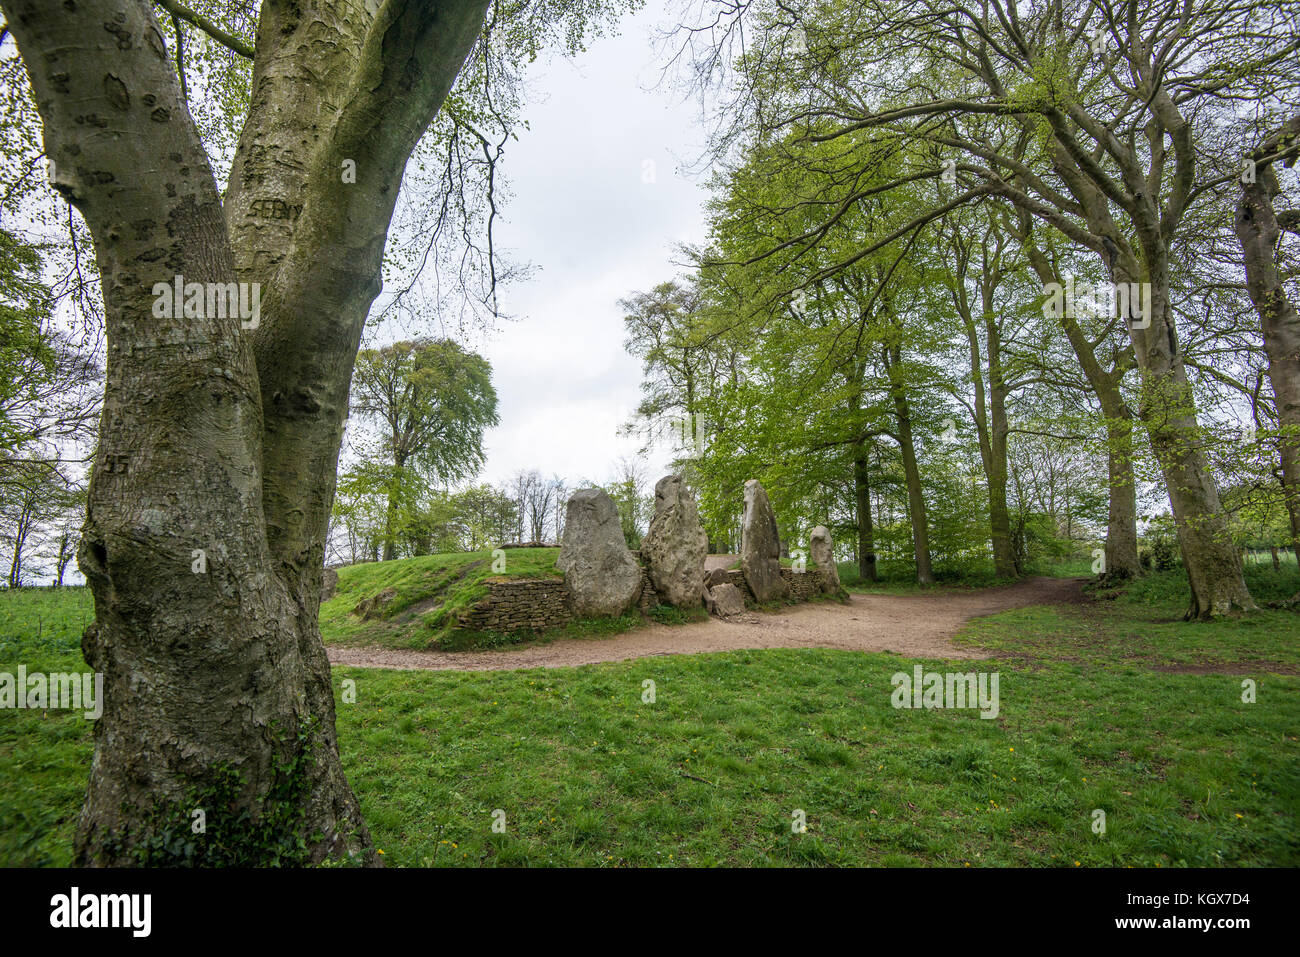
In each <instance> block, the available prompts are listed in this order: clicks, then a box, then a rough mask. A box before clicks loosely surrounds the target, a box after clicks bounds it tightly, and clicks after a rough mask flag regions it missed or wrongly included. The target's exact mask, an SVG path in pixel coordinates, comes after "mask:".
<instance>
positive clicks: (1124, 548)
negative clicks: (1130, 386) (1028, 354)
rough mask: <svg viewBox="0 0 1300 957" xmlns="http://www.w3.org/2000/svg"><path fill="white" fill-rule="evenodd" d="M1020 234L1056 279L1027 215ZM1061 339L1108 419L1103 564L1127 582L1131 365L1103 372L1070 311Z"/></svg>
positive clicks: (1131, 545)
mask: <svg viewBox="0 0 1300 957" xmlns="http://www.w3.org/2000/svg"><path fill="white" fill-rule="evenodd" d="M1020 226H1021V232H1020V233H1019V238H1020V240H1021V243H1022V245H1023V246H1024V248H1025V251H1026V252H1027V254H1028V256H1029V262H1030V264H1031V265H1032V266H1033V268H1034V272H1035V273H1037V275H1038V278H1039V279H1040V280H1041V281H1042V283H1043V285H1044V286H1046V285H1048V284H1049V283H1058V284H1059V283H1060V281H1061V277H1060V276H1058V275H1057V274H1056V271H1055V269H1053V268H1052V266H1051V264H1050V263H1049V262H1048V259H1047V257H1046V256H1045V255H1044V254H1043V252H1042V250H1041V249H1039V248H1038V246H1037V245H1036V244H1035V243H1034V242H1033V241H1032V237H1031V233H1030V230H1031V229H1032V220H1031V218H1030V216H1029V214H1027V213H1023V214H1022V215H1021V218H1020ZM1059 320H1060V323H1061V328H1062V330H1063V331H1064V332H1065V337H1066V339H1067V340H1068V341H1069V343H1070V348H1071V349H1072V350H1073V351H1074V354H1075V357H1076V358H1077V359H1078V360H1079V366H1080V368H1081V369H1083V374H1084V377H1085V378H1086V379H1087V380H1088V384H1089V386H1091V387H1092V391H1093V394H1094V395H1095V396H1096V397H1097V401H1098V403H1100V405H1101V409H1102V414H1103V415H1104V416H1105V417H1106V440H1107V441H1106V460H1107V462H1106V464H1107V472H1108V476H1109V479H1110V482H1109V486H1110V507H1109V513H1108V516H1107V522H1106V568H1105V570H1104V572H1103V577H1105V578H1107V579H1115V580H1121V581H1122V580H1125V579H1129V578H1134V577H1136V576H1137V575H1140V574H1141V573H1142V563H1141V561H1140V560H1139V558H1138V544H1137V483H1136V482H1135V480H1134V477H1133V421H1132V416H1131V415H1130V414H1129V410H1128V408H1127V406H1125V404H1124V396H1123V393H1121V391H1120V383H1121V382H1122V381H1123V379H1124V375H1125V374H1126V373H1127V371H1128V370H1129V369H1130V368H1131V367H1132V362H1133V360H1132V359H1131V358H1130V357H1129V355H1128V353H1124V355H1123V358H1121V357H1119V356H1117V358H1116V361H1115V365H1114V368H1112V369H1111V371H1109V372H1107V371H1106V370H1105V369H1104V368H1102V365H1101V363H1100V362H1099V361H1098V359H1097V353H1096V346H1095V345H1094V344H1093V343H1092V342H1089V341H1088V337H1087V336H1086V335H1084V333H1083V329H1082V328H1081V327H1080V326H1079V323H1078V321H1077V320H1076V319H1075V318H1074V317H1073V316H1069V315H1062V316H1060V317H1059Z"/></svg>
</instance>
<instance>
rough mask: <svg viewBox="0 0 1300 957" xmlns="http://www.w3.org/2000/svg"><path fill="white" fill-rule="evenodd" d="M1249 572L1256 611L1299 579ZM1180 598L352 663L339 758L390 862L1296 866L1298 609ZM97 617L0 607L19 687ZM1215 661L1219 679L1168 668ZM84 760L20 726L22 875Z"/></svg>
mask: <svg viewBox="0 0 1300 957" xmlns="http://www.w3.org/2000/svg"><path fill="white" fill-rule="evenodd" d="M1249 574H1250V575H1251V576H1252V577H1251V585H1252V588H1254V589H1256V594H1257V595H1264V594H1268V593H1270V592H1271V591H1277V592H1279V593H1282V592H1285V591H1286V588H1287V587H1288V581H1287V580H1286V579H1285V578H1284V577H1277V578H1276V579H1270V578H1269V576H1270V575H1272V571H1271V568H1268V569H1264V568H1261V569H1255V570H1253V571H1251V572H1249ZM1292 574H1294V571H1293V570H1292ZM1261 576H1262V577H1261ZM1178 582H1179V576H1178V573H1176V572H1174V573H1165V574H1163V575H1157V576H1150V577H1148V578H1144V579H1142V580H1141V581H1140V582H1138V583H1135V584H1134V585H1132V586H1130V587H1129V589H1128V590H1127V591H1126V592H1125V593H1124V594H1122V595H1121V596H1119V597H1118V598H1116V599H1114V600H1111V601H1099V602H1093V603H1087V604H1080V605H1068V606H1059V607H1053V608H1033V609H1024V610H1021V611H1015V612H1009V613H1006V614H1003V615H999V616H996V617H993V618H988V619H983V620H977V621H974V622H972V623H971V624H970V625H969V626H968V627H967V628H966V629H965V630H964V631H963V633H962V634H961V635H960V636H959V637H958V639H957V640H958V643H959V644H961V645H963V646H965V647H968V648H972V649H977V650H980V651H984V652H987V653H989V654H992V655H997V656H998V659H997V660H995V661H987V662H973V661H961V662H953V663H951V664H944V663H942V662H938V661H920V662H918V661H916V660H913V659H906V658H900V657H898V656H895V655H890V654H859V653H854V652H845V651H829V650H816V649H798V650H791V649H773V650H764V651H744V652H729V653H725V654H713V655H683V656H670V657H655V658H646V659H638V660H634V661H627V662H620V663H612V664H601V665H592V666H586V667H582V668H573V669H546V670H533V671H519V672H482V673H453V672H438V673H432V672H392V671H379V670H369V669H359V668H347V669H336V672H335V683H336V686H338V684H339V682H341V680H342V679H344V678H350V679H353V680H354V681H356V687H357V701H356V703H355V704H343V703H341V702H340V704H339V740H340V745H341V749H342V753H343V761H344V766H345V768H346V770H347V773H348V776H349V780H350V781H351V782H352V784H353V787H354V789H355V790H356V792H357V794H358V797H359V798H360V800H361V803H362V807H363V809H364V812H365V816H366V820H367V821H368V823H369V825H370V828H371V831H372V833H373V835H374V837H375V840H376V843H377V845H378V846H379V847H380V848H382V849H383V851H384V858H385V860H387V861H388V862H389V863H390V864H391V865H405V866H419V865H422V864H434V865H462V866H463V865H493V864H501V865H521V864H528V865H546V864H552V865H590V866H626V865H738V866H748V865H759V866H762V865H819V864H834V865H841V864H844V865H848V864H852V865H889V866H915V865H924V866H954V867H961V866H964V865H967V864H969V865H971V866H993V865H1031V866H1063V867H1073V866H1075V863H1076V862H1078V863H1079V864H1080V865H1081V866H1122V865H1132V866H1138V867H1142V866H1164V867H1169V866H1183V865H1187V866H1225V865H1227V866H1252V865H1273V866H1296V865H1297V864H1300V741H1298V735H1300V677H1297V676H1296V674H1297V672H1300V648H1298V647H1297V642H1296V641H1295V638H1296V636H1297V634H1300V615H1297V614H1295V613H1294V612H1279V611H1268V612H1264V613H1261V614H1260V615H1258V616H1251V617H1249V618H1246V619H1242V620H1240V621H1226V622H1215V623H1206V624H1191V625H1188V624H1184V623H1182V622H1178V621H1175V620H1174V619H1176V618H1177V617H1178V616H1180V615H1181V612H1182V608H1183V604H1184V602H1185V598H1186V596H1185V585H1184V586H1183V587H1181V588H1180V587H1179V584H1178ZM88 610H89V606H88V602H87V600H86V597H85V593H84V592H83V591H81V590H79V589H68V590H65V591H64V592H63V593H61V594H53V593H50V592H46V591H43V590H42V591H36V590H31V591H23V592H14V593H3V592H0V629H3V630H2V631H0V634H2V635H3V636H4V637H3V638H2V639H0V652H3V653H2V654H0V670H9V671H12V670H13V665H14V664H16V663H17V662H19V661H21V662H22V663H25V664H27V665H28V667H29V668H32V667H34V665H33V662H37V663H40V664H41V665H42V666H43V667H45V668H47V669H49V670H56V669H57V670H66V669H67V668H69V667H71V666H79V667H82V668H84V665H80V663H79V655H78V652H77V644H78V635H79V631H80V628H81V626H82V625H84V623H85V621H86V620H87V614H88ZM36 615H39V616H40V624H39V626H38V625H36V624H35V621H34V620H31V619H32V618H33V617H34V616H36ZM917 663H920V664H922V665H923V666H924V667H925V668H926V669H928V670H934V671H947V670H958V671H993V670H996V671H998V672H999V674H1000V692H1001V694H1000V714H999V715H998V717H997V718H996V719H995V720H984V719H981V718H979V717H978V714H977V712H975V711H970V710H967V711H956V710H952V711H944V710H928V711H927V710H919V711H908V710H895V709H894V708H893V707H892V706H891V704H890V696H891V692H892V685H891V683H890V677H891V675H892V674H893V673H895V672H897V671H904V672H910V671H911V668H912V666H913V665H914V664H917ZM1193 667H1194V668H1196V669H1199V670H1210V671H1217V672H1219V673H1208V674H1206V673H1180V672H1179V671H1168V670H1161V669H1166V668H1174V669H1184V670H1186V669H1188V668H1193ZM1243 670H1244V671H1245V672H1247V673H1246V674H1243V673H1242V672H1243ZM1247 676H1248V677H1250V678H1252V679H1253V680H1254V681H1255V682H1256V683H1257V694H1258V700H1257V701H1256V703H1254V704H1246V703H1243V702H1242V700H1241V697H1242V688H1241V682H1242V680H1243V678H1244V677H1247ZM646 681H653V682H654V685H655V701H654V703H653V704H650V703H644V702H643V694H644V692H645V685H644V682H646ZM89 756H90V725H89V723H87V722H85V721H84V720H82V719H81V718H79V717H69V716H67V715H66V714H65V713H53V712H52V713H50V714H49V715H48V716H43V715H40V714H35V713H32V712H26V711H12V712H7V713H0V781H3V782H4V786H3V787H2V788H0V864H66V863H67V862H68V860H69V844H70V841H71V835H72V830H73V826H74V824H75V819H76V813H77V810H78V806H79V804H80V799H81V794H82V789H83V788H84V784H85V777H86V773H87V769H88V766H89ZM697 779H698V780H697ZM498 809H499V810H501V811H504V812H505V820H506V831H505V833H504V834H498V833H494V832H493V830H492V822H493V817H492V812H493V811H494V810H498ZM1095 809H1100V810H1103V811H1105V813H1106V825H1107V829H1106V833H1105V834H1104V835H1098V834H1096V833H1094V832H1093V829H1092V824H1093V811H1094V810H1095ZM796 810H803V811H804V812H805V813H806V815H807V822H808V830H807V832H805V833H801V834H795V833H792V831H791V822H792V820H793V818H792V815H793V814H794V812H795V811H796Z"/></svg>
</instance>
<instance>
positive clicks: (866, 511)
mask: <svg viewBox="0 0 1300 957" xmlns="http://www.w3.org/2000/svg"><path fill="white" fill-rule="evenodd" d="M853 491H854V498H855V501H856V505H857V518H858V576H859V577H860V578H861V579H862V580H863V581H869V582H873V581H875V580H876V542H875V529H874V527H873V526H872V522H871V472H870V470H869V469H868V465H867V443H866V442H865V441H864V440H859V441H857V442H855V443H853Z"/></svg>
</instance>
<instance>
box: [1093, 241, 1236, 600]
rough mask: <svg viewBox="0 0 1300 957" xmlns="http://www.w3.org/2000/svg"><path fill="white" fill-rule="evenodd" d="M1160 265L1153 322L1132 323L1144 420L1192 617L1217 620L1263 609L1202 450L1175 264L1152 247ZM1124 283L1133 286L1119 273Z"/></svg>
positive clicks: (1155, 268) (1154, 279) (1155, 269)
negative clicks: (1182, 341)
mask: <svg viewBox="0 0 1300 957" xmlns="http://www.w3.org/2000/svg"><path fill="white" fill-rule="evenodd" d="M1147 259H1148V262H1149V263H1151V264H1152V267H1151V270H1150V273H1149V274H1148V275H1149V276H1150V278H1151V315H1150V325H1149V326H1148V327H1147V328H1141V327H1140V322H1132V323H1130V324H1129V332H1130V335H1131V337H1132V339H1133V347H1134V352H1135V354H1136V356H1137V362H1138V367H1139V369H1140V370H1141V373H1142V379H1141V395H1142V400H1141V405H1142V421H1143V422H1144V423H1145V424H1146V427H1147V434H1148V435H1149V436H1150V439H1151V451H1152V452H1153V453H1154V454H1155V457H1156V461H1157V463H1158V464H1159V466H1160V470H1161V472H1162V473H1163V475H1164V479H1165V486H1166V488H1167V489H1168V491H1169V503H1170V505H1171V506H1172V509H1173V514H1174V521H1175V522H1176V524H1177V527H1178V542H1179V547H1180V550H1181V552H1182V556H1183V567H1184V568H1185V569H1186V570H1187V580H1188V585H1189V586H1190V588H1191V600H1190V602H1189V605H1188V610H1187V617H1188V619H1189V620H1190V619H1209V618H1214V617H1219V616H1222V615H1227V614H1233V613H1235V612H1240V611H1253V610H1256V608H1257V606H1256V605H1255V601H1254V599H1253V598H1251V596H1250V592H1249V590H1247V588H1246V582H1245V579H1244V577H1243V573H1242V564H1241V553H1240V552H1239V551H1238V549H1237V547H1236V546H1235V545H1234V544H1233V542H1232V537H1231V535H1230V534H1229V532H1228V523H1227V520H1226V518H1225V515H1224V511H1223V505H1222V503H1221V502H1220V500H1219V490H1218V488H1217V487H1216V486H1215V484H1214V478H1213V476H1211V474H1210V470H1209V466H1208V464H1207V463H1206V461H1205V455H1204V454H1203V452H1202V451H1201V438H1200V434H1201V433H1200V428H1199V426H1198V423H1197V421H1196V404H1195V400H1194V399H1193V397H1192V387H1191V383H1190V382H1189V381H1188V379H1187V370H1186V368H1185V366H1184V365H1183V358H1182V352H1181V350H1180V349H1179V346H1178V338H1177V332H1176V331H1175V326H1174V315H1173V309H1172V307H1171V305H1170V302H1169V286H1168V275H1169V269H1168V263H1167V262H1166V261H1165V258H1164V250H1163V249H1149V250H1148V251H1147ZM1115 276H1116V282H1128V281H1130V279H1131V278H1133V277H1135V276H1137V274H1136V273H1129V274H1128V275H1125V273H1124V270H1123V267H1118V268H1117V269H1116V273H1115Z"/></svg>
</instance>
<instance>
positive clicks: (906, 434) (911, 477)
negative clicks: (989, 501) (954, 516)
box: [890, 349, 934, 585]
mask: <svg viewBox="0 0 1300 957" xmlns="http://www.w3.org/2000/svg"><path fill="white" fill-rule="evenodd" d="M900 358H901V356H900V354H899V350H897V349H896V350H894V353H893V355H892V357H891V361H890V369H891V370H892V369H894V368H896V367H897V366H898V363H899V360H900ZM890 391H891V394H892V397H893V400H894V415H895V418H896V419H897V421H898V447H899V449H900V451H901V452H902V456H903V475H904V478H905V480H906V482H907V510H908V514H909V515H910V516H911V519H912V551H913V552H914V554H915V556H916V580H917V581H918V582H920V583H921V584H922V585H932V584H934V570H933V568H932V567H931V564H930V531H929V520H928V518H927V517H926V511H925V496H924V495H923V494H922V492H921V470H920V468H919V467H918V466H917V463H916V443H915V440H914V439H913V436H912V410H911V408H910V406H909V404H908V401H907V395H906V393H905V392H904V391H903V388H902V386H901V385H899V384H898V383H895V384H894V385H893V387H892V388H891V390H890Z"/></svg>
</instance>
